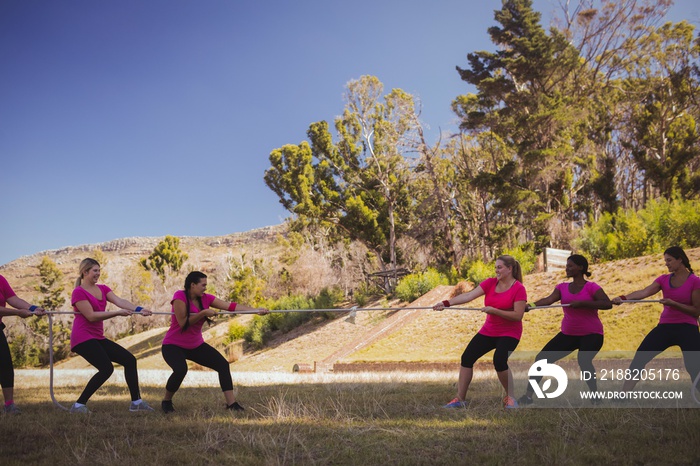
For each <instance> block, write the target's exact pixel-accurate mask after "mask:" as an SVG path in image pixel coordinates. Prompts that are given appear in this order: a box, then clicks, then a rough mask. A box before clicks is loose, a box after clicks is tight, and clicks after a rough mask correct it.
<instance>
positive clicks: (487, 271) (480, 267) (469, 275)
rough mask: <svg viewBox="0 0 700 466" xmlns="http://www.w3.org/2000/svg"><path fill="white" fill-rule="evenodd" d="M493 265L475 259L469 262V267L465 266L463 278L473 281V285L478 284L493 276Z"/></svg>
mask: <svg viewBox="0 0 700 466" xmlns="http://www.w3.org/2000/svg"><path fill="white" fill-rule="evenodd" d="M493 267H494V266H493V263H489V264H486V263H484V261H482V260H481V259H477V260H476V261H474V262H472V263H471V264H469V267H467V271H466V272H465V276H464V278H466V279H467V280H469V281H470V282H472V283H474V284H475V285H478V284H479V283H481V282H483V281H484V280H486V279H487V278H489V277H492V276H493V274H494V272H493V271H494V268H493Z"/></svg>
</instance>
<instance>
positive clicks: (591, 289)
mask: <svg viewBox="0 0 700 466" xmlns="http://www.w3.org/2000/svg"><path fill="white" fill-rule="evenodd" d="M586 286H588V293H589V294H590V295H591V298H593V297H594V295H595V294H596V293H597V292H598V290H599V289H600V288H601V286H600V285H599V284H597V283H596V282H588V283H587V285H586Z"/></svg>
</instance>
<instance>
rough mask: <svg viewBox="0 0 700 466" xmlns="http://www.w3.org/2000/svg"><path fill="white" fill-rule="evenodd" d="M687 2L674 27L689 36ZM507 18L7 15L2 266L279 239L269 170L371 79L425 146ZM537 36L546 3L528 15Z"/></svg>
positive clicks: (163, 12) (167, 7)
mask: <svg viewBox="0 0 700 466" xmlns="http://www.w3.org/2000/svg"><path fill="white" fill-rule="evenodd" d="M695 3H696V2H695V0H682V1H679V2H677V3H676V5H675V6H674V7H673V9H672V11H671V12H670V15H669V19H671V20H673V21H679V20H681V19H687V20H689V21H691V22H692V23H693V24H694V25H695V26H696V27H697V26H698V24H699V21H698V20H699V18H700V13H699V10H700V8H698V6H696V5H695ZM500 5H501V2H500V0H492V1H489V0H484V1H481V0H471V1H467V0H461V1H458V0H430V1H428V0H420V1H418V0H355V1H336V0H297V1H282V0H277V1H265V0H259V1H255V0H227V1H224V0H201V1H195V0H99V1H95V0H66V1H60V2H59V1H50V0H41V1H40V0H2V2H0V66H1V68H0V196H1V199H2V201H1V202H0V216H1V217H0V218H1V220H0V223H1V224H2V228H1V229H0V265H1V264H5V263H7V262H10V261H11V260H13V259H16V258H18V257H20V256H23V255H28V254H33V253H36V252H40V251H43V250H48V249H56V248H61V247H65V246H74V245H80V244H92V243H99V242H103V241H109V240H112V239H116V238H122V237H131V236H163V235H166V234H170V235H175V236H216V235H225V234H229V233H234V232H241V231H248V230H251V229H254V228H259V227H263V226H268V225H275V224H279V223H281V222H282V221H283V220H284V219H285V218H286V217H287V216H288V213H287V212H286V211H285V210H284V209H283V208H282V207H281V206H280V204H279V202H278V199H277V197H276V196H275V195H274V193H272V191H270V190H269V189H268V188H267V187H266V186H265V183H264V181H263V174H264V171H265V169H266V168H268V166H269V161H268V155H269V153H270V152H271V151H272V150H273V149H275V148H278V147H281V146H282V145H284V144H298V143H300V142H301V141H302V140H304V139H305V135H306V130H307V128H308V126H309V124H310V123H312V122H315V121H319V120H328V121H332V120H333V118H334V117H335V116H336V115H338V114H340V113H341V112H342V109H343V105H344V103H343V99H342V96H343V92H344V88H345V84H346V83H347V82H348V81H350V80H352V79H357V78H359V77H360V76H362V75H365V74H369V75H375V76H377V77H378V78H379V79H380V80H381V81H382V82H383V83H384V85H385V91H386V92H389V90H390V89H392V88H401V89H403V90H405V91H407V92H409V93H411V94H413V95H415V96H417V97H419V98H420V100H421V102H422V108H423V111H422V120H423V122H424V124H425V125H426V126H428V127H429V128H430V129H429V131H428V136H429V138H430V142H435V141H436V140H437V138H438V132H439V129H442V130H443V131H448V132H449V131H454V130H455V129H456V126H457V125H456V121H455V117H454V115H453V114H452V113H451V111H450V103H451V101H452V100H453V99H454V98H455V97H456V96H457V95H459V94H463V93H466V92H469V91H471V89H469V88H468V87H467V86H466V84H465V83H464V82H462V81H461V80H460V79H459V76H458V75H457V72H456V71H455V66H456V65H459V66H462V67H465V66H466V64H467V62H466V55H467V53H469V52H472V51H475V50H493V48H494V47H493V44H492V43H491V42H490V40H489V37H488V34H487V32H486V29H487V28H488V27H489V26H491V25H493V24H495V22H494V20H493V11H494V10H495V9H498V8H500ZM534 6H535V8H536V9H538V10H539V11H541V12H542V13H543V17H544V20H543V22H544V23H545V25H547V24H548V21H549V20H548V18H549V17H550V13H551V12H552V11H554V10H555V9H556V8H557V2H556V0H535V2H534Z"/></svg>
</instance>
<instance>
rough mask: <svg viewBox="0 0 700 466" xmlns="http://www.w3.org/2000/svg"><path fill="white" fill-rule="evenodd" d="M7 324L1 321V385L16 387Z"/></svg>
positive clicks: (3, 386)
mask: <svg viewBox="0 0 700 466" xmlns="http://www.w3.org/2000/svg"><path fill="white" fill-rule="evenodd" d="M3 330H5V324H3V323H0V386H2V388H14V386H15V369H14V366H13V365H12V353H10V345H8V344H7V338H6V337H5V332H3Z"/></svg>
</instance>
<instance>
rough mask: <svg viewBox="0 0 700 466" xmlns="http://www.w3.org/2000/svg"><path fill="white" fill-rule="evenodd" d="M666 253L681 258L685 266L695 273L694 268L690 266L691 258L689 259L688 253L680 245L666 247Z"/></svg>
mask: <svg viewBox="0 0 700 466" xmlns="http://www.w3.org/2000/svg"><path fill="white" fill-rule="evenodd" d="M664 255H669V256H671V257H673V258H674V259H680V260H681V262H682V263H683V265H684V266H685V268H686V269H688V271H690V273H695V272H693V268H692V267H691V266H690V259H688V256H687V254H686V253H685V251H684V250H683V248H682V247H680V246H671V247H670V248H668V249H666V250H665V251H664Z"/></svg>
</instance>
